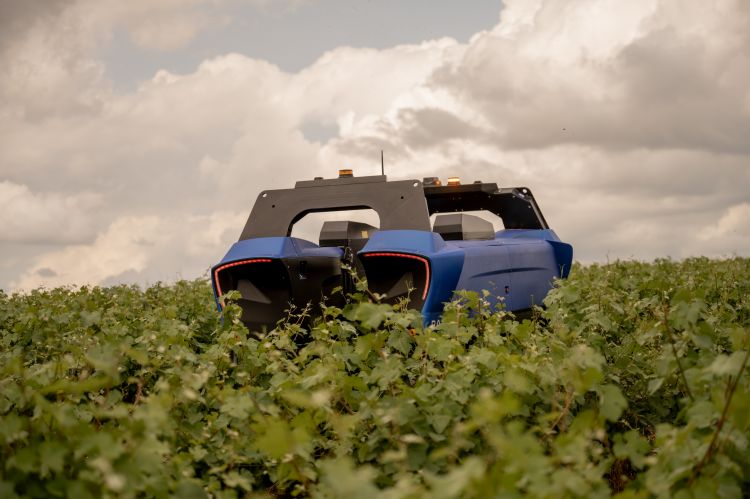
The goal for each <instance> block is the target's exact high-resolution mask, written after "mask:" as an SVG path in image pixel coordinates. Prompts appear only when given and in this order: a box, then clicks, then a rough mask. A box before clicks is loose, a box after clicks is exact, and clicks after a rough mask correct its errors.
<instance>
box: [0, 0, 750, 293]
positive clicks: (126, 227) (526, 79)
mask: <svg viewBox="0 0 750 499" xmlns="http://www.w3.org/2000/svg"><path fill="white" fill-rule="evenodd" d="M261 3H262V2H261ZM35 5H36V4H35ZM55 5H56V7H55V8H54V9H52V8H49V9H41V8H37V7H32V6H26V7H20V6H14V7H8V6H5V5H3V7H1V8H2V9H4V10H5V12H7V13H8V14H9V16H6V17H3V15H0V58H1V61H2V62H3V64H2V66H0V211H1V212H2V213H3V214H4V215H0V231H2V233H3V234H4V235H3V237H4V238H5V240H7V241H11V242H13V244H14V246H13V248H15V249H14V251H19V252H20V251H24V250H23V248H24V245H25V244H27V245H28V244H32V243H33V244H37V245H38V244H40V243H41V244H47V245H50V248H49V249H47V250H44V251H42V250H39V249H38V247H36V249H35V251H37V252H38V255H37V256H34V259H33V262H32V263H31V264H28V266H27V267H26V268H23V269H19V271H18V272H17V273H16V274H15V275H14V277H13V278H11V279H8V280H9V281H11V282H12V283H13V286H15V287H18V288H24V289H28V288H31V287H34V286H37V285H40V284H44V285H47V286H53V285H60V284H68V283H84V282H86V283H114V282H118V281H139V282H147V281H148V282H153V281H154V280H158V279H170V278H174V277H176V276H178V275H183V276H185V277H192V276H195V275H200V274H201V273H203V272H204V271H205V269H206V268H207V267H208V266H209V265H210V264H211V263H213V262H215V261H216V260H217V259H218V258H220V256H221V253H222V252H223V251H224V250H225V249H226V247H227V246H228V244H229V243H230V242H231V241H232V240H233V239H235V238H236V237H237V235H238V234H239V232H240V230H241V228H242V225H243V222H244V217H246V216H247V214H248V213H249V211H250V208H251V206H252V203H253V201H254V199H255V197H256V196H257V193H258V192H259V191H260V190H262V189H267V188H278V187H289V186H291V185H293V182H294V181H295V180H297V179H302V178H311V177H313V176H315V175H321V174H322V175H327V176H331V175H332V174H333V173H334V172H335V170H336V169H337V168H339V167H340V166H349V167H353V168H355V170H357V172H358V173H360V174H374V173H377V172H378V171H379V153H380V150H381V149H383V150H385V157H386V170H387V173H388V174H389V176H391V177H392V178H393V177H395V178H410V177H420V176H428V175H430V176H431V175H440V176H443V177H446V176H448V175H452V174H459V175H461V176H462V177H463V178H464V179H466V180H474V179H481V180H484V181H496V182H498V183H500V184H502V185H525V186H528V187H530V188H532V190H533V191H534V192H535V194H536V197H537V199H538V201H539V203H540V204H541V207H542V209H543V210H544V212H545V216H546V218H547V220H548V221H549V222H550V224H551V225H552V227H553V228H555V230H556V231H557V232H558V233H559V234H560V235H561V237H563V238H564V239H565V240H570V241H571V242H573V244H574V246H575V249H576V255H577V258H579V259H581V260H584V261H594V260H602V259H604V258H607V257H609V258H615V257H636V258H654V257H657V256H666V255H670V256H673V257H683V256H688V255H694V254H706V255H710V256H720V255H725V254H730V253H732V252H738V253H743V252H745V253H746V252H747V251H748V250H747V248H750V244H748V239H749V237H750V236H748V227H747V224H746V221H747V220H748V209H749V208H748V196H747V186H748V185H750V168H748V165H750V145H749V144H750V143H749V142H748V140H747V137H750V87H748V86H747V81H750V57H748V48H747V47H750V31H748V30H747V29H746V27H747V26H748V25H750V22H749V21H750V7H748V5H749V4H748V3H747V2H744V1H743V0H719V1H717V2H708V3H707V2H698V1H697V0H696V1H688V2H684V1H678V0H634V1H632V2H620V1H615V0H603V1H602V0H574V1H568V2H559V1H554V0H534V1H521V0H509V1H507V2H504V8H503V11H502V14H501V16H500V18H499V22H498V24H497V26H495V27H494V28H493V29H491V30H488V31H486V32H480V33H477V34H476V35H474V37H472V39H471V40H470V41H469V42H468V43H466V44H461V43H458V42H456V41H455V40H452V39H450V38H443V39H439V40H431V41H425V42H423V43H420V44H414V45H402V46H397V47H391V48H388V49H384V50H374V49H367V48H351V47H340V48H337V49H335V50H332V51H330V52H328V53H326V54H323V55H322V56H321V57H320V59H319V60H318V61H316V62H315V63H313V64H312V65H310V66H309V67H307V68H305V69H303V70H301V71H300V72H298V73H287V72H284V71H282V70H281V69H279V68H278V67H277V66H275V65H273V64H272V63H270V62H267V61H261V60H254V59H251V58H248V57H246V56H243V55H240V54H225V55H221V56H218V57H213V58H210V59H207V60H205V61H204V62H203V63H201V64H200V65H199V66H198V67H196V68H195V70H194V71H192V72H190V73H188V74H181V75H178V74H172V73H169V72H167V71H160V72H158V73H157V74H155V75H154V76H153V78H151V79H150V80H148V81H145V82H143V83H142V84H140V86H138V88H136V89H135V90H133V91H131V92H127V93H120V92H117V91H115V90H113V89H112V85H111V83H110V82H109V81H107V79H106V78H105V76H104V75H105V74H106V72H105V69H106V68H105V67H104V65H103V64H104V63H103V62H101V61H100V60H98V59H97V58H96V47H97V45H98V44H102V43H106V41H107V40H108V38H109V37H111V35H112V30H114V29H115V27H124V29H126V30H127V33H128V34H129V36H131V38H132V39H133V40H134V42H135V43H136V44H138V45H139V46H141V47H142V48H143V49H144V50H175V49H178V48H179V47H185V46H186V45H187V44H189V43H190V41H191V40H192V39H193V38H194V37H195V36H196V34H197V33H199V32H200V31H201V30H202V29H206V27H207V26H208V24H206V23H209V24H210V23H221V22H224V21H223V18H222V16H221V9H220V8H219V7H217V6H220V5H221V2H218V3H216V2H209V1H202V0H191V1H190V2H188V3H183V2H177V1H175V0H162V1H159V2H146V1H137V2H126V3H122V2H114V1H105V2H93V1H90V0H77V1H74V0H70V1H69V2H59V3H57V4H55ZM287 5H293V4H287ZM0 14H3V11H0ZM203 14H208V15H207V16H203ZM9 19H10V20H9ZM2 28H6V29H5V30H3V29H2ZM310 127H313V128H314V127H319V128H325V129H328V130H331V131H332V132H329V133H334V135H335V136H334V137H332V138H330V139H328V138H326V137H323V138H320V137H319V138H317V139H315V140H311V139H309V138H308V137H306V136H305V133H304V130H306V129H309V128H310ZM92 193H96V195H95V196H94V195H92ZM19 220H24V222H23V223H21V222H19ZM55 229H57V230H55ZM53 233H55V234H56V235H55V236H54V237H53V236H52V235H51V234H53ZM61 233H64V235H61ZM66 238H67V239H66ZM35 255H36V253H35ZM10 256H11V257H12V255H10ZM9 261H10V260H9ZM14 261H15V260H14ZM8 272H9V271H8Z"/></svg>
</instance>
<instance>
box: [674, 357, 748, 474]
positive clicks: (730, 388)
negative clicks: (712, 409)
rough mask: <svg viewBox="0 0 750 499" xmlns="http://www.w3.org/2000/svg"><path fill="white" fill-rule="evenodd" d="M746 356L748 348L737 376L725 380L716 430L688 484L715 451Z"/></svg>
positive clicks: (743, 368) (745, 363)
mask: <svg viewBox="0 0 750 499" xmlns="http://www.w3.org/2000/svg"><path fill="white" fill-rule="evenodd" d="M748 358H750V349H749V350H748V351H747V353H746V354H745V358H744V359H743V360H742V365H741V366H740V370H739V371H738V372H737V376H736V377H735V378H734V379H733V378H732V377H731V376H730V377H729V379H728V380H727V400H726V402H724V409H723V410H722V411H721V417H720V418H719V421H718V422H717V423H716V430H715V431H714V434H713V437H712V438H711V443H710V444H708V448H707V449H706V453H705V454H703V457H702V458H701V460H700V461H698V464H696V465H695V468H693V473H692V475H690V480H689V481H688V486H690V485H692V484H693V482H694V481H695V479H696V478H698V475H700V473H701V471H703V468H704V467H705V466H706V464H707V463H708V461H709V460H710V459H711V458H712V457H713V455H714V454H715V453H716V449H717V445H718V442H719V434H720V433H721V430H722V428H724V423H725V422H726V420H727V414H728V413H729V405H730V404H731V403H732V397H733V396H734V392H735V390H736V389H737V385H739V384H740V378H742V373H743V372H744V371H745V367H746V366H747V360H748Z"/></svg>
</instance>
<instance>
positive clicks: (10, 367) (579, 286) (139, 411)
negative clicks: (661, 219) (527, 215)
mask: <svg viewBox="0 0 750 499" xmlns="http://www.w3.org/2000/svg"><path fill="white" fill-rule="evenodd" d="M749 297H750V260H747V259H740V258H736V259H732V260H726V261H712V260H708V259H690V260H686V261H682V262H673V261H657V262H656V263H653V264H644V263H637V262H617V263H613V264H609V265H594V266H590V267H586V268H581V267H579V268H575V269H574V271H573V273H572V275H571V279H570V280H568V281H567V282H565V283H564V284H563V285H561V286H560V287H559V288H557V289H556V290H554V291H553V292H552V293H551V294H550V296H549V297H548V299H547V301H546V305H547V308H546V310H545V311H543V312H539V313H538V314H537V316H536V317H535V318H534V319H533V320H530V321H524V322H522V323H519V322H518V321H514V320H512V318H511V317H509V316H508V314H506V313H503V312H502V311H495V310H489V309H488V307H487V305H486V302H484V300H483V299H482V297H479V296H476V295H463V296H461V297H460V298H459V299H458V300H457V301H455V302H454V303H452V304H450V305H449V306H448V307H447V310H446V312H445V315H444V320H443V322H442V323H441V324H440V325H438V326H434V327H430V328H426V329H425V328H422V326H421V319H420V317H419V316H418V314H416V313H414V312H411V311H403V310H398V309H394V308H393V307H390V306H387V305H383V304H377V303H372V302H370V301H368V300H367V299H365V298H364V297H361V296H360V297H358V300H355V301H354V302H353V303H352V304H351V305H348V306H347V307H345V308H344V309H343V310H341V309H336V308H327V309H326V310H325V314H324V317H323V319H322V320H319V321H317V322H315V323H314V325H313V327H312V328H310V330H307V329H305V328H303V326H302V325H301V324H302V322H300V319H299V317H296V316H292V317H290V319H289V321H288V323H287V324H285V325H283V326H280V327H279V328H278V329H276V330H274V331H272V332H270V333H268V334H267V335H265V336H262V337H257V336H253V335H250V334H248V332H247V330H246V329H245V328H244V327H243V326H242V325H241V323H240V322H239V321H238V320H237V316H238V310H237V309H236V307H234V306H230V307H228V309H227V311H226V314H227V317H226V318H225V320H224V321H221V320H220V317H219V316H218V314H217V313H216V312H215V310H214V305H213V301H212V298H211V293H210V289H209V286H208V285H207V284H206V283H205V282H202V281H194V282H180V283H177V284H175V285H173V286H162V285H157V286H154V287H151V288H149V289H146V290H145V291H143V290H140V289H139V288H137V287H126V286H118V287H111V288H83V289H80V290H67V289H55V290H50V291H43V290H39V291H34V292H32V293H30V294H24V295H10V296H9V295H7V294H3V293H2V292H0V335H1V336H0V496H1V497H14V496H15V495H19V496H29V497H48V496H65V495H68V496H70V497H79V498H85V497H92V496H93V497H97V496H109V497H134V496H157V497H166V496H170V495H176V496H179V497H205V496H212V497H237V496H243V495H248V494H249V493H250V494H252V493H256V492H257V493H260V494H269V495H300V496H306V495H313V496H319V497H365V498H367V497H373V498H375V497H378V498H380V497H382V498H400V497H422V496H426V495H429V496H434V497H445V498H448V497H459V496H460V497H491V496H502V497H519V496H523V495H529V496H535V497H560V496H586V497H597V496H609V495H611V494H620V496H619V497H649V496H658V497H672V496H674V497H742V496H743V495H745V496H747V495H748V494H750V449H748V439H749V438H750V374H749V371H750V368H749V367H748V366H747V364H748V355H749V352H750V306H749V300H750V298H749Z"/></svg>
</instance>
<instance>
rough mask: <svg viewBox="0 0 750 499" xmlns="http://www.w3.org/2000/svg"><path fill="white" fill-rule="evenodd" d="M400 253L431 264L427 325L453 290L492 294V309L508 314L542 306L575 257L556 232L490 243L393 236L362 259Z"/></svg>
mask: <svg viewBox="0 0 750 499" xmlns="http://www.w3.org/2000/svg"><path fill="white" fill-rule="evenodd" d="M384 251H390V252H402V253H409V254H413V255H418V256H422V257H424V258H426V259H427V260H428V261H429V262H430V274H431V281H430V288H429V292H428V294H427V298H426V301H425V303H424V306H423V307H422V314H423V315H424V319H425V323H426V324H427V323H430V322H432V321H435V320H438V319H439V318H440V314H441V313H442V310H443V305H444V303H445V302H447V301H450V300H451V299H452V298H453V292H454V291H455V290H470V291H476V292H481V291H482V290H488V291H489V292H490V295H489V296H488V297H487V299H488V301H489V302H490V305H491V306H496V305H498V303H499V302H501V301H502V302H503V304H504V308H505V309H506V310H510V311H519V310H525V309H529V308H531V307H532V306H534V305H541V304H542V300H544V298H545V297H546V296H547V293H548V292H549V290H550V289H551V288H552V285H553V281H554V280H555V278H560V277H567V274H568V272H569V270H570V265H571V262H572V257H573V251H572V247H571V246H570V245H569V244H565V243H563V242H561V241H560V239H559V238H558V237H557V235H556V234H555V233H554V231H552V230H549V229H546V230H501V231H498V232H497V233H496V234H495V238H494V239H491V240H481V241H444V240H443V238H442V237H441V236H440V235H439V234H437V233H434V232H423V231H410V230H392V231H380V232H378V233H376V234H374V235H373V236H372V237H371V238H370V240H369V241H368V243H367V244H366V245H365V247H364V248H363V249H362V251H361V252H360V254H363V253H373V252H384Z"/></svg>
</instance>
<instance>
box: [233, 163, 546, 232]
mask: <svg viewBox="0 0 750 499" xmlns="http://www.w3.org/2000/svg"><path fill="white" fill-rule="evenodd" d="M358 209H372V210H374V211H375V212H376V213H377V214H378V216H379V217H380V229H381V230H398V229H402V230H424V231H431V230H432V228H431V226H430V215H432V214H433V213H452V212H461V211H477V210H486V211H489V212H491V213H494V214H495V215H497V216H498V217H500V218H501V219H502V220H503V224H504V225H505V228H506V229H547V228H548V226H547V222H546V221H545V220H544V217H543V216H542V212H541V210H540V209H539V206H538V205H537V203H536V200H535V199H534V196H533V194H532V193H531V191H530V190H529V189H528V188H526V187H514V188H504V189H498V187H497V184H495V183H474V184H466V185H459V186H423V184H422V182H420V181H419V180H396V181H391V182H388V181H387V179H386V176H385V175H375V176H369V177H345V178H337V179H315V180H306V181H300V182H297V183H296V184H295V186H294V188H293V189H275V190H268V191H263V192H261V193H260V194H259V195H258V198H257V200H256V201H255V205H254V206H253V209H252V211H251V213H250V216H249V217H248V219H247V223H246V224H245V227H244V229H243V230H242V234H241V235H240V240H244V239H251V238H256V237H276V236H289V235H290V234H291V232H292V227H293V226H294V224H295V223H297V222H298V221H299V220H301V219H302V218H303V217H304V216H305V215H307V214H308V213H319V212H326V211H343V210H358Z"/></svg>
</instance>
